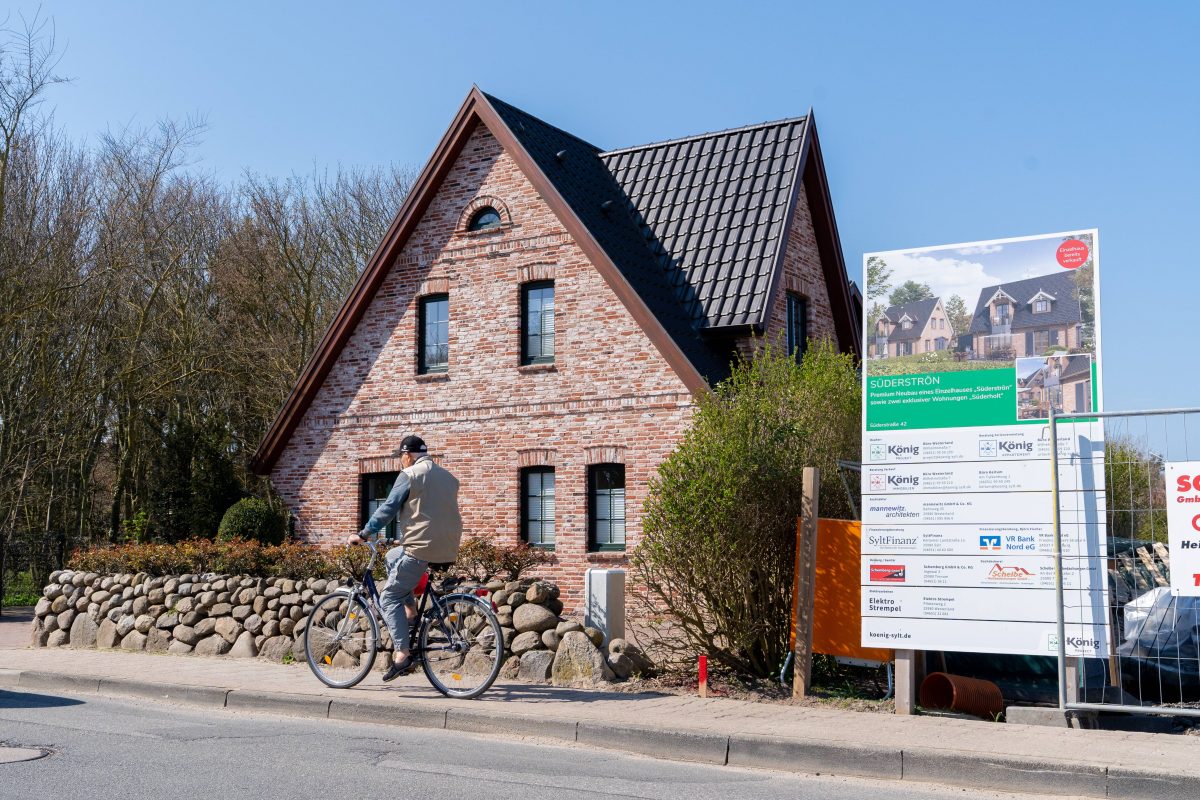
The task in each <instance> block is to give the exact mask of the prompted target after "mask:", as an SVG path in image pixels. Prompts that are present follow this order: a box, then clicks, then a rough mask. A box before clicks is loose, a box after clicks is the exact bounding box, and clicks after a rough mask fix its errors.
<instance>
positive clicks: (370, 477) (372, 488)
mask: <svg viewBox="0 0 1200 800" xmlns="http://www.w3.org/2000/svg"><path fill="white" fill-rule="evenodd" d="M399 474H400V473H398V472H372V473H370V474H367V475H362V476H360V478H359V487H358V488H359V492H358V497H359V507H358V528H359V530H362V528H363V526H365V525H366V524H367V520H369V519H370V518H371V515H372V514H374V513H375V510H376V509H377V508H379V506H381V505H383V501H384V500H387V496H388V494H389V493H390V492H391V491H392V484H394V483H395V482H396V476H397V475H399ZM379 535H380V536H382V537H383V538H384V539H388V540H389V541H390V540H392V539H395V538H396V520H392V521H391V522H389V523H388V524H387V527H386V528H384V529H383V530H381V531H380V532H379Z"/></svg>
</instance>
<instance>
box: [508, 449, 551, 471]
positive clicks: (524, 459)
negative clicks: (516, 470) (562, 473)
mask: <svg viewBox="0 0 1200 800" xmlns="http://www.w3.org/2000/svg"><path fill="white" fill-rule="evenodd" d="M557 455H558V451H556V450H551V449H548V448H544V447H530V448H526V449H524V450H518V451H517V466H518V467H553V466H554V462H555V460H556V458H557Z"/></svg>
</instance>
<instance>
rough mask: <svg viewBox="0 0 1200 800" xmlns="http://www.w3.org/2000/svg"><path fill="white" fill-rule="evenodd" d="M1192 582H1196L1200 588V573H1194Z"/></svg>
mask: <svg viewBox="0 0 1200 800" xmlns="http://www.w3.org/2000/svg"><path fill="white" fill-rule="evenodd" d="M1192 580H1194V581H1195V582H1196V585H1197V586H1200V572H1193V573H1192Z"/></svg>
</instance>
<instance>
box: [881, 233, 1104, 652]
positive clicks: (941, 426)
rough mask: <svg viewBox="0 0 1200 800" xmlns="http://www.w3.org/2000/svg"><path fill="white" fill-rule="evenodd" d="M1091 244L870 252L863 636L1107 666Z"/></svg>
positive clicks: (1057, 238) (1064, 238)
mask: <svg viewBox="0 0 1200 800" xmlns="http://www.w3.org/2000/svg"><path fill="white" fill-rule="evenodd" d="M1098 245H1099V237H1098V233H1097V231H1095V230H1083V231H1071V232H1066V233H1056V234H1045V235H1040V236H1027V237H1019V238H1013V239H997V240H990V241H984V242H970V243H965V244H953V245H941V246H937V247H924V248H918V249H912V250H897V251H889V252H881V253H868V254H866V255H865V256H864V259H863V266H864V270H865V273H866V280H865V282H864V283H865V286H866V290H865V293H864V296H865V314H864V327H865V330H864V336H863V342H864V355H865V359H864V367H863V440H862V441H863V445H862V446H863V454H862V464H863V475H862V493H863V498H862V509H863V536H862V542H863V544H862V564H861V576H862V611H861V613H862V618H863V619H862V639H863V644H864V645H869V646H874V647H893V648H898V649H915V650H958V651H968V652H993V653H1020V654H1030V655H1051V654H1053V653H1055V652H1057V647H1058V637H1057V630H1056V625H1057V613H1058V612H1057V602H1056V595H1055V583H1054V575H1055V558H1054V521H1055V513H1056V512H1057V514H1058V517H1059V521H1060V524H1061V530H1062V546H1063V584H1064V605H1065V620H1066V623H1067V626H1066V627H1067V630H1066V634H1067V642H1068V648H1067V650H1068V654H1070V655H1098V654H1101V653H1104V652H1106V651H1107V646H1108V641H1107V625H1106V616H1105V613H1104V608H1105V596H1104V595H1105V592H1106V591H1107V582H1106V578H1105V570H1104V568H1103V559H1104V557H1105V555H1106V549H1105V548H1106V542H1105V531H1104V491H1103V490H1104V476H1103V455H1104V435H1103V428H1102V425H1101V423H1100V422H1099V421H1097V420H1094V419H1087V418H1083V419H1080V420H1078V421H1071V422H1064V423H1062V424H1060V425H1059V428H1058V439H1059V441H1058V448H1057V450H1058V459H1059V473H1058V479H1059V487H1060V492H1061V494H1060V502H1059V507H1058V508H1057V509H1056V508H1055V507H1054V503H1053V496H1052V469H1051V460H1050V459H1051V442H1050V430H1049V425H1048V422H1047V419H1048V416H1049V414H1050V411H1051V409H1053V410H1054V412H1055V413H1056V414H1078V413H1082V414H1086V413H1087V412H1091V411H1099V410H1100V409H1101V407H1102V394H1101V388H1100V387H1101V359H1100V318H1099V309H1100V302H1099V300H1100V294H1099V253H1098Z"/></svg>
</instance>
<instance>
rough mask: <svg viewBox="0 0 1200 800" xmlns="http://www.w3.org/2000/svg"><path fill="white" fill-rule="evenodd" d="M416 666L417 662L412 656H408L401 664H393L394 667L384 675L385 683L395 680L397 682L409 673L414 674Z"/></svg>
mask: <svg viewBox="0 0 1200 800" xmlns="http://www.w3.org/2000/svg"><path fill="white" fill-rule="evenodd" d="M414 666H416V661H415V660H414V659H413V657H412V656H411V655H410V656H407V657H405V659H404V660H403V661H401V662H400V663H399V664H396V663H393V664H392V666H391V667H390V668H389V669H388V671H387V672H385V673H383V680H384V682H385V683H386V682H387V681H394V680H396V678H399V677H400V676H401V675H406V674H408V673H409V672H412V668H413V667H414Z"/></svg>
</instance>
